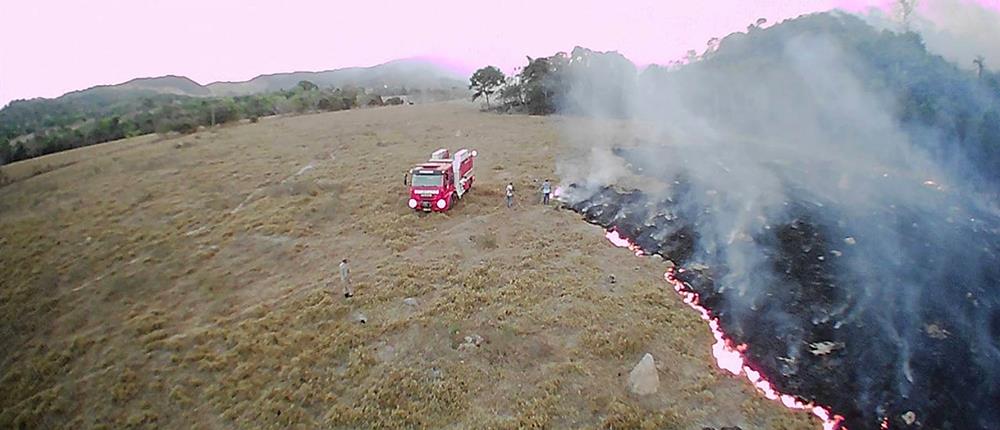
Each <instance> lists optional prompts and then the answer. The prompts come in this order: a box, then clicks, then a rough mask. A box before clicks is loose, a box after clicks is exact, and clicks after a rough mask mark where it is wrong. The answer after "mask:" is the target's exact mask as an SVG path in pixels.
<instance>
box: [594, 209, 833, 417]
mask: <svg viewBox="0 0 1000 430" xmlns="http://www.w3.org/2000/svg"><path fill="white" fill-rule="evenodd" d="M604 237H606V238H607V239H608V241H610V242H611V243H612V244H613V245H615V246H617V247H619V248H628V249H629V250H630V251H633V252H634V253H635V255H643V253H642V250H641V249H639V247H638V246H637V245H636V244H634V243H632V241H631V240H629V239H628V238H627V237H624V236H622V235H621V234H619V233H618V231H616V230H614V229H612V230H609V231H608V232H607V233H606V234H605V235H604ZM680 271H684V269H680ZM663 278H664V279H666V281H667V282H669V283H670V284H671V285H672V286H673V287H674V291H676V292H677V293H678V294H680V295H681V298H683V299H684V303H687V304H688V306H690V307H691V308H692V309H694V310H695V311H698V314H699V315H701V319H703V320H705V321H708V327H709V328H710V329H711V331H712V336H714V337H715V343H714V344H713V345H712V356H714V357H715V360H716V364H717V365H718V366H719V368H721V369H723V370H725V371H727V372H729V373H732V374H733V375H736V376H739V375H741V374H743V375H746V378H747V380H749V381H750V384H751V385H753V386H754V388H756V389H757V391H758V392H760V393H761V394H763V395H764V397H766V398H768V399H771V400H775V401H778V402H780V403H781V404H782V405H784V406H785V407H786V408H789V409H795V410H804V411H810V412H812V414H813V415H815V416H816V417H817V418H819V419H820V420H821V421H822V422H823V430H847V428H846V427H844V426H843V424H842V423H843V421H844V418H843V417H841V416H840V415H836V414H833V413H832V412H830V410H829V409H828V408H826V407H823V406H819V405H816V404H813V403H807V402H803V401H801V400H799V399H797V398H796V397H795V396H792V395H790V394H782V393H780V392H778V390H776V389H774V386H773V385H771V382H770V381H768V380H767V379H766V378H764V375H762V374H761V373H760V372H759V371H757V370H754V369H753V368H752V367H750V366H749V365H748V364H747V362H746V359H745V358H744V357H743V353H744V352H746V349H747V346H746V344H739V345H733V342H732V341H731V340H730V339H729V337H727V336H726V334H725V332H723V331H722V328H721V327H720V325H719V319H718V318H716V317H713V316H712V315H711V314H710V313H709V311H708V309H707V308H705V307H704V306H702V305H701V304H700V301H699V297H698V293H696V292H694V291H692V290H691V289H690V288H689V287H688V286H686V285H685V284H684V282H683V281H681V280H679V279H677V278H676V277H675V276H674V270H673V269H669V270H667V272H666V273H664V274H663Z"/></svg>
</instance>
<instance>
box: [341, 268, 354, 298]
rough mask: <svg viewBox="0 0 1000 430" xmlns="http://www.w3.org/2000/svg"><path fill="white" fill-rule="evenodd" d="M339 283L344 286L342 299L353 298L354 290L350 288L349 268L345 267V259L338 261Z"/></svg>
mask: <svg viewBox="0 0 1000 430" xmlns="http://www.w3.org/2000/svg"><path fill="white" fill-rule="evenodd" d="M340 283H341V284H343V285H344V298H347V299H349V298H351V297H352V296H354V288H352V287H351V267H350V266H348V265H347V259H346V258H345V259H343V260H341V261H340Z"/></svg>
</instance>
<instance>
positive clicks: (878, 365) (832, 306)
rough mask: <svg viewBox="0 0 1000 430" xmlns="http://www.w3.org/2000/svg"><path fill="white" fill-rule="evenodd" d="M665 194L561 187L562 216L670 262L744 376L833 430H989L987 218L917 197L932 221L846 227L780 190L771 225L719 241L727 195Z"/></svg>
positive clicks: (995, 314)
mask: <svg viewBox="0 0 1000 430" xmlns="http://www.w3.org/2000/svg"><path fill="white" fill-rule="evenodd" d="M618 154H619V155H625V156H628V155H629V154H627V153H623V152H621V151H618ZM632 161H634V162H635V163H636V166H642V164H641V163H644V161H643V159H642V158H641V157H635V158H632ZM645 163H646V167H647V169H645V170H646V171H653V170H652V169H653V168H655V166H652V165H650V163H649V162H648V161H645ZM672 179H674V180H673V181H671V182H672V184H671V185H672V186H671V187H669V191H668V192H658V193H656V194H652V193H649V192H643V191H639V190H626V189H621V188H616V187H611V186H603V187H600V188H598V189H589V190H585V189H584V188H583V187H580V186H571V187H570V188H569V189H567V191H566V192H565V195H564V201H565V202H566V204H567V206H568V207H569V208H571V209H572V210H574V211H576V212H578V213H580V214H581V215H582V216H583V217H584V219H586V220H587V221H588V222H591V223H593V224H597V225H600V226H603V227H605V228H607V229H609V230H612V231H616V232H618V234H619V235H620V236H622V237H625V238H628V239H629V240H630V241H631V242H632V243H633V244H634V245H636V246H637V247H639V248H640V249H641V250H642V252H643V253H645V254H650V255H653V254H655V255H659V256H662V257H663V258H665V259H669V260H671V261H673V262H675V263H676V264H677V265H678V267H680V269H679V270H678V273H677V275H676V278H677V279H678V280H680V281H682V282H683V285H684V287H685V288H687V289H689V290H690V291H691V292H694V293H696V294H697V297H698V301H699V302H700V305H701V306H703V307H704V308H706V309H707V310H708V311H709V314H710V315H711V316H712V317H714V318H717V319H718V321H719V324H720V326H721V328H722V330H723V331H724V332H725V334H726V336H727V337H728V339H729V340H730V341H731V343H732V345H734V346H736V345H745V349H743V347H742V346H741V347H739V349H740V350H742V351H743V354H742V355H743V356H744V358H745V359H746V362H747V364H748V365H749V366H750V367H752V368H753V369H754V370H756V371H759V372H761V373H762V374H763V376H764V379H765V380H766V381H769V382H770V384H771V385H772V386H773V387H774V388H775V389H776V390H777V391H778V392H781V393H787V394H791V395H794V396H796V397H798V398H799V399H801V400H803V401H805V402H808V403H815V404H818V405H823V406H826V407H828V408H829V409H830V410H831V411H832V412H833V413H835V414H837V415H840V416H842V417H843V418H844V420H843V422H842V424H843V425H844V426H845V427H847V428H851V429H870V428H880V427H884V426H886V425H888V427H889V428H935V429H947V428H955V429H959V428H992V427H993V426H994V425H995V423H996V422H998V421H1000V411H997V409H996V407H995V405H997V404H1000V388H998V387H1000V375H998V374H997V371H996V369H997V364H998V363H1000V357H998V355H997V351H998V347H1000V303H998V299H997V296H998V292H997V291H996V287H997V285H998V284H1000V257H998V251H1000V234H998V230H997V228H998V227H1000V222H998V220H997V219H996V218H995V217H991V216H990V215H987V214H986V213H984V212H983V211H976V210H974V209H972V208H974V207H975V205H974V204H971V203H969V202H961V201H960V199H959V198H958V197H955V196H953V195H950V193H947V192H943V191H940V190H929V191H927V193H928V195H929V196H930V197H928V198H929V199H932V200H931V202H930V203H932V204H931V205H930V207H938V205H944V206H943V207H946V208H947V210H946V211H944V212H947V213H948V214H946V215H947V216H943V217H942V216H940V215H941V213H938V212H927V211H926V210H925V209H924V208H922V207H908V206H906V205H905V202H900V201H896V202H893V201H886V202H884V204H883V205H880V206H881V208H882V209H881V210H878V211H870V212H867V213H866V214H858V213H855V212H850V210H849V209H848V210H843V206H842V205H838V202H835V201H823V200H821V199H818V198H816V197H815V196H810V195H808V194H806V193H801V192H798V191H796V190H794V189H790V190H789V191H788V193H787V195H788V196H791V197H790V198H789V199H788V200H787V201H785V202H784V204H783V206H784V208H783V210H782V211H781V214H780V215H775V217H774V218H773V219H768V220H761V221H760V222H757V223H751V224H750V225H755V226H757V227H758V228H757V229H754V230H747V231H740V232H736V233H730V234H728V235H726V236H725V237H724V238H723V240H716V237H718V236H720V228H719V226H720V223H719V222H718V220H719V218H723V217H724V216H725V215H723V214H719V213H715V211H717V210H718V208H720V207H725V205H718V204H715V203H716V201H717V200H718V199H717V198H716V197H717V196H716V193H722V192H723V191H720V190H707V192H706V190H700V189H696V187H693V186H691V185H690V183H688V182H687V181H686V180H684V179H683V178H672ZM748 256H751V257H748Z"/></svg>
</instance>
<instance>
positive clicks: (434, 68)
mask: <svg viewBox="0 0 1000 430" xmlns="http://www.w3.org/2000/svg"><path fill="white" fill-rule="evenodd" d="M299 81H310V82H312V83H314V84H316V85H318V86H320V87H337V88H342V87H347V86H351V87H359V88H403V87H405V88H411V89H412V88H419V89H422V90H452V89H462V88H464V87H465V86H466V85H467V83H466V78H465V77H463V76H460V75H458V74H457V73H454V72H452V71H450V70H447V69H445V68H443V67H441V66H438V65H436V64H433V63H431V62H429V61H425V60H414V59H405V60H394V61H390V62H388V63H383V64H379V65H377V66H372V67H348V68H343V69H336V70H326V71H320V72H289V73H274V74H269V75H260V76H257V77H255V78H253V79H250V80H248V81H241V82H213V83H210V84H208V85H201V84H199V83H197V82H195V81H193V80H191V79H190V78H187V77H184V76H175V75H168V76H161V77H156V78H137V79H133V80H130V81H128V82H124V83H121V84H117V85H101V86H96V87H92V88H88V89H85V90H80V91H73V92H70V93H67V94H65V95H63V97H70V98H75V97H79V96H84V97H86V96H112V95H115V94H116V93H119V94H120V93H133V94H136V93H142V94H149V93H156V94H174V95H185V96H194V97H207V96H239V95H248V94H258V93H265V92H271V91H280V90H287V89H291V88H292V87H294V86H295V85H296V84H298V83H299Z"/></svg>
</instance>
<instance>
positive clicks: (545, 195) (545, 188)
mask: <svg viewBox="0 0 1000 430" xmlns="http://www.w3.org/2000/svg"><path fill="white" fill-rule="evenodd" d="M551 194H552V184H551V183H549V180H548V179H546V180H545V182H542V204H543V205H547V204H549V196H550V195H551Z"/></svg>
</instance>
